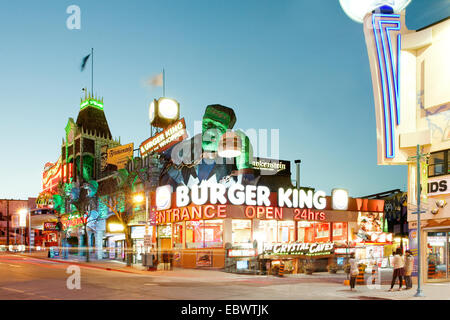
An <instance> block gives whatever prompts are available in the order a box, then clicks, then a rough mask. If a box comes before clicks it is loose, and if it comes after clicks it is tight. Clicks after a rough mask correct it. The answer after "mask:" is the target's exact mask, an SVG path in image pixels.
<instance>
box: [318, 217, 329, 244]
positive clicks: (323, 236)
mask: <svg viewBox="0 0 450 320" xmlns="http://www.w3.org/2000/svg"><path fill="white" fill-rule="evenodd" d="M315 231H316V239H315V241H317V242H328V241H330V224H329V223H321V222H316V227H315Z"/></svg>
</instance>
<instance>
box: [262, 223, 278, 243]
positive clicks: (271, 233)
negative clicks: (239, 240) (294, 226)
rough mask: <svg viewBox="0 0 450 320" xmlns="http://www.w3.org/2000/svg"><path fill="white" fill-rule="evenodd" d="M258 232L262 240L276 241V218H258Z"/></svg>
mask: <svg viewBox="0 0 450 320" xmlns="http://www.w3.org/2000/svg"><path fill="white" fill-rule="evenodd" d="M259 233H260V234H261V235H262V238H263V239H262V241H263V242H268V243H272V242H277V221H276V220H260V221H259Z"/></svg>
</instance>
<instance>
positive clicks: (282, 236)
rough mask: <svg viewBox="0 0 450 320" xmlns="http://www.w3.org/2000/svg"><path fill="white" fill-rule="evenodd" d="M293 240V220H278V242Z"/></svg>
mask: <svg viewBox="0 0 450 320" xmlns="http://www.w3.org/2000/svg"><path fill="white" fill-rule="evenodd" d="M292 241H295V222H294V221H278V242H292Z"/></svg>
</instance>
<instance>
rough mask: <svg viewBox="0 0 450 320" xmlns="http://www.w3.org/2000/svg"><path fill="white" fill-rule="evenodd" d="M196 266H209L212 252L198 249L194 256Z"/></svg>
mask: <svg viewBox="0 0 450 320" xmlns="http://www.w3.org/2000/svg"><path fill="white" fill-rule="evenodd" d="M196 265H197V267H211V266H212V252H210V251H207V252H203V251H199V252H197V258H196Z"/></svg>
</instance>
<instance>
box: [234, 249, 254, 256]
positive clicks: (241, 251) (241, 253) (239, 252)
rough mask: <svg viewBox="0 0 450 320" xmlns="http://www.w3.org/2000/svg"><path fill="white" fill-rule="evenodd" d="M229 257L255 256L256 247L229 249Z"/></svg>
mask: <svg viewBox="0 0 450 320" xmlns="http://www.w3.org/2000/svg"><path fill="white" fill-rule="evenodd" d="M228 256H229V257H254V256H256V249H229V250H228Z"/></svg>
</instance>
